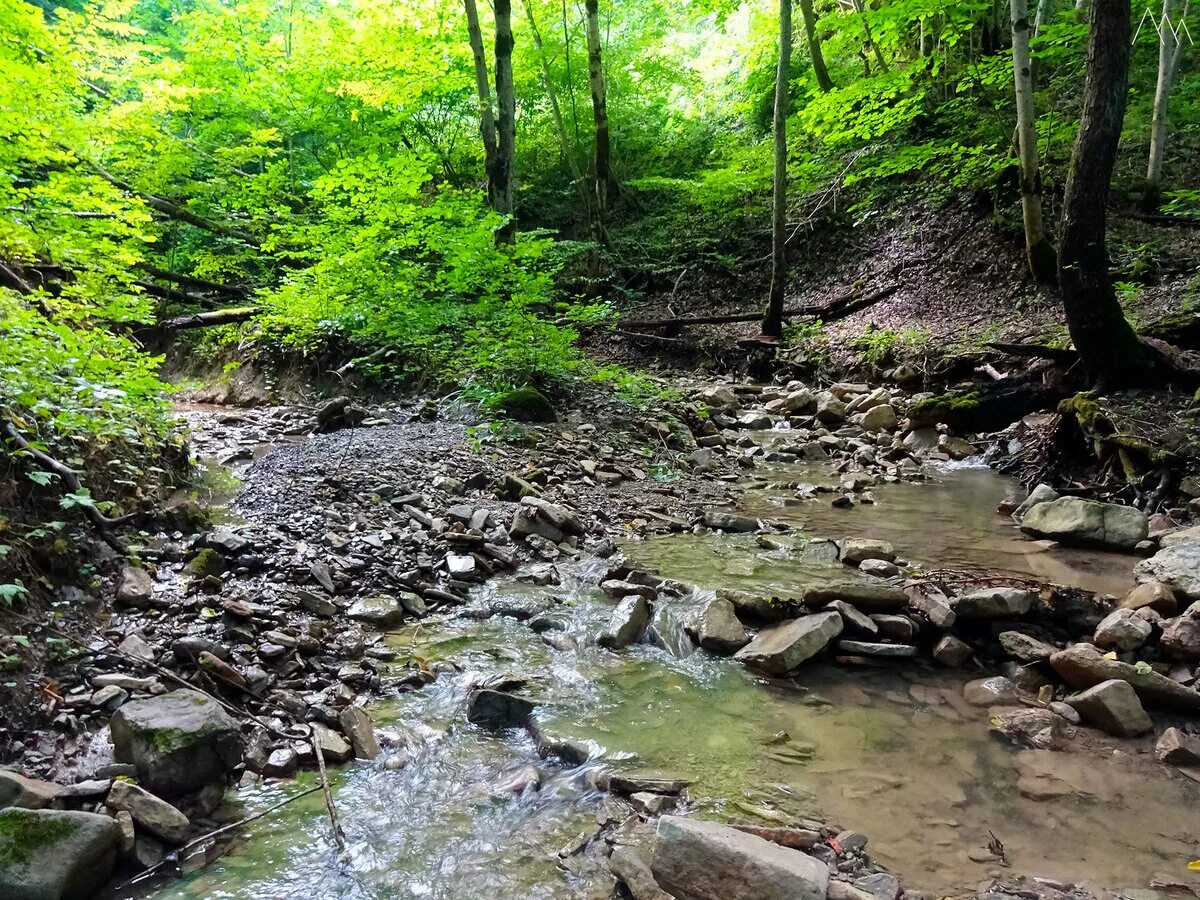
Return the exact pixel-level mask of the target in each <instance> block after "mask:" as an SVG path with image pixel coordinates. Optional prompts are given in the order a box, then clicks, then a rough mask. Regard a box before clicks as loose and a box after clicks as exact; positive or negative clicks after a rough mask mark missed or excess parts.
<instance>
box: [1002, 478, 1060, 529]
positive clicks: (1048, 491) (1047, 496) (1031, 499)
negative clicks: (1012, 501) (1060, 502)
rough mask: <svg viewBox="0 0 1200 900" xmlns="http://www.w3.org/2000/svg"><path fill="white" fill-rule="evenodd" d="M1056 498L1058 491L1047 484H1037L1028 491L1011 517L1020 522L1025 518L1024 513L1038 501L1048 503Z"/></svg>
mask: <svg viewBox="0 0 1200 900" xmlns="http://www.w3.org/2000/svg"><path fill="white" fill-rule="evenodd" d="M1057 499H1058V491H1056V490H1054V488H1052V487H1050V485H1048V484H1039V485H1037V486H1036V487H1034V489H1033V490H1032V491H1030V492H1029V496H1028V497H1026V498H1025V499H1024V500H1022V501H1021V505H1020V506H1018V507H1017V509H1016V511H1015V512H1014V513H1013V518H1014V519H1016V520H1017V521H1018V522H1020V521H1021V520H1022V519H1024V518H1025V514H1026V513H1027V512H1029V510H1031V509H1033V507H1035V506H1037V505H1038V504H1039V503H1049V502H1050V501H1051V500H1057Z"/></svg>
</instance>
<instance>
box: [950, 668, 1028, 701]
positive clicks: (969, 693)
mask: <svg viewBox="0 0 1200 900" xmlns="http://www.w3.org/2000/svg"><path fill="white" fill-rule="evenodd" d="M963 698H964V699H965V700H966V701H967V702H968V703H970V704H971V705H972V706H1013V705H1015V704H1017V703H1019V702H1020V700H1021V695H1020V693H1019V692H1018V691H1017V686H1016V685H1015V684H1013V683H1012V681H1010V680H1009V679H1007V678H1005V677H1003V676H1001V675H994V676H992V677H991V678H977V679H975V680H974V681H968V682H967V683H966V685H965V686H964V687H963Z"/></svg>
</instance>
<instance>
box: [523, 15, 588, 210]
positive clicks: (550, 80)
mask: <svg viewBox="0 0 1200 900" xmlns="http://www.w3.org/2000/svg"><path fill="white" fill-rule="evenodd" d="M525 17H526V18H527V19H528V20H529V33H530V35H531V36H532V37H533V47H534V49H535V50H536V51H537V55H538V65H539V66H540V67H541V71H542V86H543V87H544V88H545V89H546V100H547V101H548V102H549V103H550V113H551V116H552V117H553V119H554V128H555V130H556V131H557V132H558V142H559V144H560V145H561V146H562V154H563V161H564V162H565V163H566V164H567V166H568V167H569V168H570V169H571V177H572V178H574V180H575V185H576V187H578V188H579V190H580V192H581V194H582V197H583V200H584V202H585V203H587V202H588V190H587V186H586V185H585V184H584V183H583V170H582V169H581V168H580V165H579V160H578V159H577V158H576V155H575V147H574V146H573V145H572V143H571V137H570V135H569V134H567V124H566V122H565V120H564V119H563V113H562V104H561V103H559V100H558V87H557V86H556V85H555V83H554V76H553V75H552V73H551V72H550V59H549V57H547V55H546V47H545V44H543V43H542V32H541V29H539V28H538V24H537V19H536V18H535V17H534V14H533V0H525ZM567 50H570V47H569V46H568V47H567ZM567 71H568V72H570V63H569V62H568V69H567Z"/></svg>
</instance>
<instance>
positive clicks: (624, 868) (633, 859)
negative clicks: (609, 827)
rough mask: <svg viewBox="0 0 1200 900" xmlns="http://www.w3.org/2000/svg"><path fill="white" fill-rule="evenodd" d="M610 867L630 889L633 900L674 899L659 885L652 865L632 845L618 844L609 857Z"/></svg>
mask: <svg viewBox="0 0 1200 900" xmlns="http://www.w3.org/2000/svg"><path fill="white" fill-rule="evenodd" d="M608 867H609V868H610V869H611V870H612V873H613V875H615V876H616V877H617V878H618V879H619V880H620V882H621V883H622V884H623V885H625V889H626V890H627V891H629V896H630V897H632V898H633V900H673V898H672V897H671V895H670V894H668V893H667V892H666V891H664V890H663V889H662V888H661V887H659V886H658V882H657V881H655V880H654V873H653V872H651V871H650V866H649V865H648V864H647V863H646V861H645V860H643V859H642V857H641V856H640V855H639V854H638V852H637V851H636V850H634V849H633V848H632V847H629V846H626V845H623V844H621V845H618V846H616V847H614V848H613V852H612V855H611V856H609V858H608Z"/></svg>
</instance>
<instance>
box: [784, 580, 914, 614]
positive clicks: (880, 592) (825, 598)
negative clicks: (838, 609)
mask: <svg viewBox="0 0 1200 900" xmlns="http://www.w3.org/2000/svg"><path fill="white" fill-rule="evenodd" d="M834 600H842V601H844V602H846V603H849V604H850V605H851V606H854V607H855V608H857V609H859V610H862V611H863V612H867V613H877V612H882V613H886V612H895V611H897V610H901V609H903V608H904V607H906V606H907V605H908V595H907V594H905V593H904V591H903V590H901V589H900V588H898V587H893V586H892V585H890V584H880V583H879V582H875V581H829V582H825V583H824V584H817V585H813V586H811V587H809V588H807V589H806V590H805V591H804V602H805V604H807V605H808V606H811V607H816V608H821V607H824V606H827V605H828V604H830V603H832V602H833V601H834Z"/></svg>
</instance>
